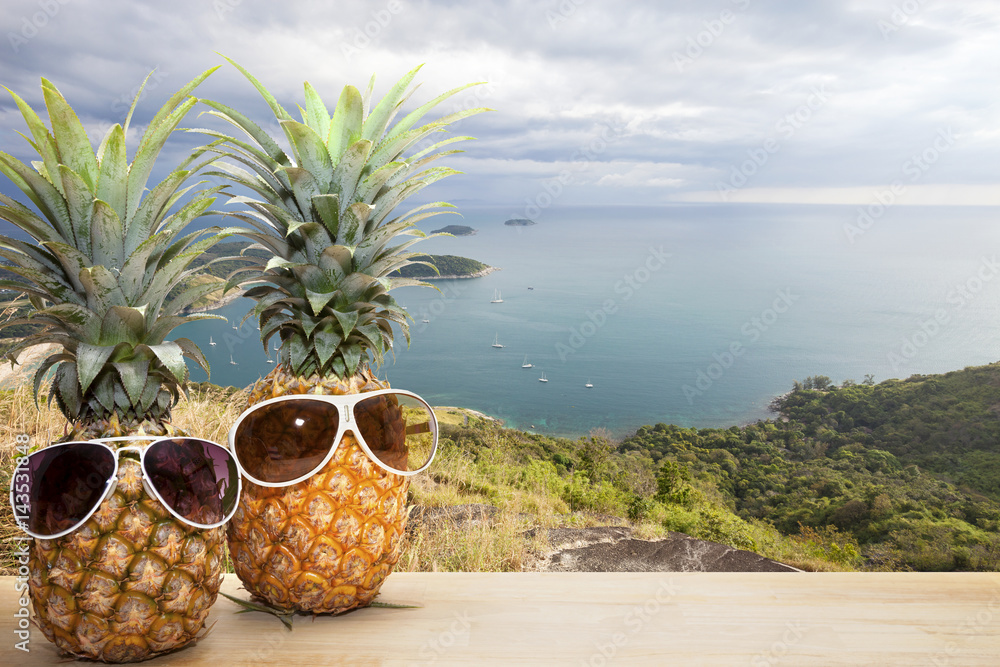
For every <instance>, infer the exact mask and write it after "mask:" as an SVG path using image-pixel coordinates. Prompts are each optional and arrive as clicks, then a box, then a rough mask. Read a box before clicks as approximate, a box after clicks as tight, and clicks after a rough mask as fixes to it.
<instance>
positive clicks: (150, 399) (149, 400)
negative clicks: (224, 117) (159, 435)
mask: <svg viewBox="0 0 1000 667" xmlns="http://www.w3.org/2000/svg"><path fill="white" fill-rule="evenodd" d="M215 69H217V68H212V69H209V70H207V71H205V72H203V73H202V74H200V75H198V76H197V77H195V78H194V79H193V80H192V81H190V82H189V83H188V84H187V85H185V86H184V87H182V88H181V89H180V90H179V91H177V93H175V94H174V95H173V96H172V97H171V98H170V99H169V100H168V101H167V102H166V104H164V105H163V107H161V108H160V109H159V111H158V112H157V113H156V114H155V116H154V117H153V119H152V121H151V122H150V124H149V126H148V127H147V128H146V130H145V132H144V134H143V135H142V138H141V140H140V142H139V146H138V148H137V149H136V152H135V154H134V156H133V159H132V162H131V163H129V162H128V158H127V154H126V150H125V135H126V132H127V130H128V125H129V122H130V120H131V118H132V115H133V112H134V111H135V108H136V103H137V102H138V99H139V96H140V95H141V93H142V89H141V88H140V91H139V93H137V94H136V97H135V100H134V101H133V103H132V106H131V108H130V109H129V112H128V115H127V117H126V119H125V123H124V125H115V126H113V127H112V128H111V129H110V130H108V132H107V133H106V134H105V136H104V138H103V140H102V142H101V144H100V147H99V148H98V149H97V151H96V152H95V151H94V149H93V147H92V146H91V145H90V141H89V139H88V137H87V133H86V131H85V130H84V127H83V125H82V123H81V122H80V120H79V119H78V118H77V116H76V114H75V113H74V111H73V109H72V108H71V107H70V105H69V104H68V103H67V101H66V100H65V98H64V97H63V96H62V95H61V94H60V93H59V91H58V90H57V89H56V87H55V86H54V85H52V83H51V82H49V81H47V80H45V79H42V94H43V98H44V101H45V106H46V108H47V111H48V117H49V124H50V125H51V129H50V128H49V127H47V126H46V124H45V122H44V121H43V120H42V118H41V117H40V116H39V115H38V114H37V113H36V112H35V111H34V110H33V109H32V108H31V107H30V106H29V105H28V104H27V103H26V102H25V101H24V100H23V99H21V98H20V97H19V96H18V95H17V94H16V93H14V92H13V91H8V92H10V94H11V96H12V97H13V98H14V101H15V103H16V104H17V106H18V109H19V110H20V111H21V114H22V116H23V117H24V119H25V121H26V123H27V125H28V128H29V130H30V134H31V136H30V137H27V136H25V138H26V139H27V140H28V142H29V143H30V144H31V146H32V148H34V149H35V151H36V152H37V153H38V154H39V156H40V157H41V160H39V161H36V162H33V163H32V167H28V166H26V165H25V164H23V163H22V162H20V161H19V160H17V159H16V158H14V157H13V156H11V155H9V154H7V153H2V152H0V173H2V174H3V175H4V176H6V177H7V178H8V179H9V180H11V181H12V182H13V183H14V184H15V185H16V186H17V187H18V188H19V189H20V190H21V192H23V193H24V195H25V196H26V197H27V198H28V200H30V202H31V204H33V205H34V207H35V209H34V210H33V209H32V208H29V207H28V206H26V205H25V204H22V203H21V202H19V201H17V200H15V199H13V198H10V197H7V196H5V195H0V219H3V220H6V221H8V222H11V223H13V224H14V225H15V226H16V227H17V228H18V229H20V230H21V231H22V232H24V233H25V234H26V235H27V236H28V237H30V239H31V240H32V241H34V243H30V242H26V241H23V240H20V239H15V238H12V237H9V236H6V235H0V258H2V260H3V262H4V266H3V269H4V279H3V280H0V290H10V291H11V292H17V293H21V294H23V295H26V297H27V299H28V301H29V302H30V305H31V312H29V313H28V314H27V316H25V317H21V318H17V319H13V320H8V321H6V322H4V323H2V324H0V328H3V327H7V326H11V325H14V324H23V323H27V324H35V325H38V329H37V330H36V332H35V333H34V334H33V335H30V336H28V337H26V338H25V339H24V340H22V341H21V342H19V343H17V344H15V345H14V346H13V348H11V349H10V350H9V351H8V352H7V357H8V358H9V359H10V360H11V361H12V362H14V360H15V359H16V357H17V355H18V354H19V353H20V352H21V351H22V350H23V349H25V348H28V347H32V346H35V345H39V344H43V343H55V344H57V345H58V346H59V348H60V349H59V351H58V352H56V353H55V354H53V355H51V356H49V357H48V358H47V359H46V360H45V361H44V362H43V363H42V364H41V366H40V368H39V369H38V371H37V372H36V374H35V378H34V388H35V396H36V398H37V395H38V390H39V387H40V384H41V382H42V380H43V377H44V376H45V374H46V373H47V372H48V371H49V370H50V369H52V368H53V367H55V374H54V379H53V382H52V391H51V392H50V394H49V400H52V399H53V398H54V399H55V400H56V402H57V403H58V405H59V407H60V409H61V410H62V411H63V413H64V414H65V416H66V417H67V418H68V419H70V420H71V421H78V420H82V419H97V418H106V417H108V416H116V415H117V417H118V418H119V419H121V420H122V421H124V420H128V421H133V422H141V421H143V420H145V419H146V418H147V417H152V418H153V419H155V420H160V419H163V418H165V417H166V416H168V415H169V410H170V407H171V406H172V405H173V404H174V403H175V402H176V400H177V398H178V397H179V391H180V389H179V387H180V385H181V384H182V383H183V382H184V381H186V379H187V377H188V369H187V365H186V362H185V358H187V359H191V360H193V361H194V362H195V363H197V364H198V365H199V366H201V367H202V368H204V369H205V370H206V371H207V370H208V363H207V361H206V359H205V356H204V355H203V354H202V352H201V350H200V349H198V347H197V345H195V344H194V343H193V342H191V341H190V340H188V339H186V338H179V339H177V340H173V341H169V340H167V336H168V335H169V334H170V332H171V331H172V330H173V329H175V328H176V327H177V326H179V325H180V324H183V323H184V322H189V321H192V320H196V319H205V318H213V317H216V316H213V315H207V314H198V315H190V314H184V313H183V311H184V309H185V308H186V307H188V306H190V305H191V304H192V303H194V302H195V301H196V300H197V299H198V298H200V297H202V296H204V295H205V294H207V293H208V292H210V291H213V288H214V289H218V284H216V285H211V284H209V285H198V286H194V287H187V288H185V287H184V284H185V283H186V282H187V281H188V279H189V278H190V277H191V276H192V275H194V273H195V271H196V270H195V269H193V268H191V264H192V262H193V261H194V260H195V259H196V258H198V257H199V256H200V255H202V254H203V253H204V252H206V251H207V250H208V249H209V248H211V246H212V245H214V244H215V243H216V242H218V241H219V240H221V239H222V238H225V237H227V236H229V235H231V234H234V233H237V232H238V231H239V230H236V229H231V228H226V229H220V228H211V229H207V230H203V231H196V232H192V233H184V229H185V227H186V226H187V225H188V223H190V222H191V221H193V220H194V219H196V218H199V217H202V216H204V215H208V214H210V213H212V211H210V210H209V207H210V206H211V205H212V203H213V202H214V200H215V198H216V195H217V194H219V193H220V192H223V191H224V189H225V188H226V187H227V186H217V187H208V188H203V189H200V190H196V191H195V188H197V187H199V186H201V185H203V184H204V181H201V182H198V183H195V184H194V185H188V186H185V183H187V182H188V181H189V179H190V178H191V177H192V176H193V175H194V174H195V173H197V172H199V171H200V170H202V169H203V168H204V167H205V166H207V165H208V164H209V163H210V162H212V161H214V160H215V159H216V158H217V156H215V155H214V154H213V155H210V156H209V157H208V159H202V158H203V157H204V156H205V155H206V151H204V150H196V151H193V152H192V153H191V154H190V155H188V156H187V157H186V159H184V160H183V161H182V163H181V164H180V165H178V166H177V167H176V168H175V169H174V170H173V171H172V172H171V173H170V174H168V175H167V176H166V178H164V179H163V180H162V181H161V182H160V183H158V184H156V185H154V186H153V187H152V188H151V189H147V182H148V180H149V177H150V175H151V173H152V168H153V165H154V163H155V161H156V158H157V157H158V155H159V154H160V152H161V150H162V149H163V146H164V145H165V143H166V141H167V139H168V137H169V136H170V135H171V134H172V132H173V131H174V130H175V129H177V127H178V125H179V123H180V122H181V121H182V119H183V118H184V117H185V115H186V114H187V113H188V112H189V111H190V110H191V109H192V107H193V106H194V105H195V104H196V103H197V99H196V98H194V97H192V96H191V95H190V92H191V91H192V90H193V89H194V88H195V87H196V86H197V85H198V84H200V83H201V82H202V81H203V80H204V79H205V78H206V77H208V76H209V75H210V74H211V73H212V72H213V71H214V70H215ZM147 80H148V77H147ZM143 85H145V83H144V84H143ZM22 136H24V135H22ZM199 160H202V161H201V162H199ZM185 196H188V201H187V202H186V203H183V202H181V199H182V198H184V197H185ZM174 209H176V210H174ZM171 211H174V212H171ZM221 259H222V258H219V260H220V261H221Z"/></svg>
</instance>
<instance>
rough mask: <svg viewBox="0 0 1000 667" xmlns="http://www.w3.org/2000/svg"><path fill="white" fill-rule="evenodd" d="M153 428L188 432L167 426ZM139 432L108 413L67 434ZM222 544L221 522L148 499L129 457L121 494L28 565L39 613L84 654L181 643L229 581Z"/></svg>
mask: <svg viewBox="0 0 1000 667" xmlns="http://www.w3.org/2000/svg"><path fill="white" fill-rule="evenodd" d="M161 429H162V430H163V432H162V433H161V432H160V431H161ZM151 430H152V432H153V434H165V433H170V434H171V435H185V434H184V433H181V432H179V431H178V430H177V429H174V428H172V427H170V426H167V427H162V426H161V427H158V428H154V429H151ZM140 434H141V435H146V434H149V432H148V431H143V430H142V429H139V430H136V431H131V432H128V431H126V432H122V429H120V428H118V427H117V420H111V423H107V422H106V423H105V424H104V425H103V426H100V427H94V426H91V427H89V428H87V429H77V430H75V431H74V432H73V433H72V434H71V435H70V437H69V439H71V440H86V439H90V438H98V437H115V436H123V435H125V436H127V435H140ZM143 442H148V441H147V440H137V441H136V444H139V443H143ZM122 444H130V443H128V442H127V441H124V442H123V443H122ZM223 544H224V529H223V528H222V527H218V528H212V529H209V530H202V529H197V528H192V527H191V526H188V525H187V524H185V523H182V522H180V521H178V520H177V519H175V518H174V517H173V515H172V514H170V513H169V512H168V511H167V510H166V508H164V507H163V505H162V504H160V502H159V501H157V500H156V499H155V498H152V497H150V496H149V495H148V494H147V493H146V491H145V490H144V488H143V485H142V470H141V467H140V464H139V461H138V460H137V459H136V458H132V457H130V456H129V455H128V454H126V455H123V456H122V458H121V459H120V460H119V468H118V486H117V487H116V489H115V492H114V493H113V494H112V495H111V496H110V497H109V498H108V499H106V500H105V501H104V502H103V503H102V504H101V506H100V508H99V509H98V511H97V512H96V513H95V514H94V516H93V517H91V518H90V520H89V521H87V523H86V524H84V525H83V526H81V527H80V528H79V529H78V530H76V531H74V532H72V533H70V534H69V535H66V536H64V537H61V538H58V539H54V540H39V539H36V540H35V541H34V545H33V548H32V549H31V553H30V556H29V564H28V567H29V571H30V576H29V580H28V586H29V593H30V596H31V601H32V604H33V607H34V611H35V615H34V620H35V622H36V623H37V624H38V626H39V628H41V630H42V632H43V633H44V635H45V636H46V637H47V638H48V639H49V641H51V642H53V643H55V645H56V646H58V647H59V648H60V649H61V650H63V651H65V652H66V653H69V654H72V655H73V656H74V657H77V658H89V659H92V660H100V661H104V662H134V661H138V660H145V659H148V658H152V657H154V656H156V655H159V654H161V653H166V652H169V651H173V650H175V649H179V648H181V647H183V646H185V645H187V644H189V643H191V642H193V641H195V640H196V639H197V638H198V636H199V634H200V633H201V631H202V630H203V628H204V626H205V619H206V618H207V617H208V612H209V608H210V607H211V605H212V604H213V603H214V602H215V599H216V596H217V594H218V592H219V585H220V584H221V582H222V562H223V548H224V547H223Z"/></svg>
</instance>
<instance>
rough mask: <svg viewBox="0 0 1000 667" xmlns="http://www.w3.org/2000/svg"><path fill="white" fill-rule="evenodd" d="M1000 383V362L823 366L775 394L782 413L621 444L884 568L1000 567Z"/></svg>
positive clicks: (737, 509)
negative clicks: (846, 540)
mask: <svg viewBox="0 0 1000 667" xmlns="http://www.w3.org/2000/svg"><path fill="white" fill-rule="evenodd" d="M998 387H1000V365H997V364H994V365H990V366H984V367H980V368H969V369H966V370H963V371H956V372H953V373H947V374H945V375H935V376H914V377H911V378H909V379H908V380H887V381H886V382H882V383H880V384H877V385H876V384H873V383H869V384H861V385H858V384H855V383H853V382H850V381H849V382H845V383H844V386H841V387H833V386H831V385H830V383H829V378H825V377H822V376H819V377H816V378H807V380H806V381H805V382H803V383H796V385H795V387H794V389H793V391H792V392H790V393H789V394H788V395H786V396H783V397H781V398H779V399H777V400H776V401H775V403H774V406H773V407H774V408H775V409H776V410H777V411H778V413H779V418H778V419H777V420H768V421H762V422H758V423H756V424H752V425H749V426H745V427H737V426H733V427H730V428H728V429H700V430H699V429H684V428H679V427H677V426H668V425H666V424H657V425H656V426H653V427H649V426H646V427H643V428H641V429H639V431H638V432H637V433H636V434H635V435H633V436H631V437H629V438H626V439H625V441H624V442H622V443H621V445H620V447H619V450H620V451H621V452H630V453H637V454H639V455H641V456H644V457H649V459H650V460H652V461H654V462H656V464H657V465H659V466H660V469H661V470H663V469H670V470H675V471H676V473H675V474H674V477H675V478H676V479H680V480H688V479H692V480H694V479H696V480H701V481H703V482H705V483H708V484H710V485H711V486H713V487H714V488H715V489H717V490H718V491H719V493H720V494H721V495H722V497H723V498H724V499H725V503H726V505H727V506H728V507H729V508H731V509H732V511H733V512H734V513H735V514H736V515H737V516H739V517H740V518H741V519H744V520H761V521H766V522H768V523H770V524H772V525H774V526H775V527H776V528H777V529H778V530H780V531H782V532H783V533H786V534H792V533H795V532H796V531H799V530H801V528H802V527H805V528H807V529H812V530H827V529H828V528H827V527H833V528H836V529H837V530H838V531H839V532H840V533H842V534H844V535H848V536H850V537H851V538H852V539H853V540H855V541H856V542H857V544H858V545H859V547H860V549H861V551H862V553H864V554H865V556H866V557H867V562H868V563H869V564H870V565H873V566H878V565H882V566H886V567H889V568H890V569H917V570H951V569H962V570H966V569H982V570H997V569H998V567H1000V533H998V526H1000V504H998V502H997V501H998V498H1000V493H998V479H1000V466H997V462H998V456H1000V455H998V450H1000V440H998V439H997V436H998V435H1000V423H998V417H997V413H996V410H995V408H994V406H996V405H997V403H998V402H1000V401H998ZM685 483H686V482H685V481H681V482H677V483H676V484H675V486H676V488H678V489H681V490H680V491H675V492H674V493H680V494H681V495H683V489H684V487H685ZM671 488H674V487H671Z"/></svg>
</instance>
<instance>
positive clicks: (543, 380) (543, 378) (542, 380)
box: [538, 373, 548, 382]
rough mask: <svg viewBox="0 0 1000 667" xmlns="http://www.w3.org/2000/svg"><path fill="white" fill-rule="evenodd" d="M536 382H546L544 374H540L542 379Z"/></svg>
mask: <svg viewBox="0 0 1000 667" xmlns="http://www.w3.org/2000/svg"><path fill="white" fill-rule="evenodd" d="M538 381H539V382H548V379H547V378H546V377H545V373H542V377H540V378H538Z"/></svg>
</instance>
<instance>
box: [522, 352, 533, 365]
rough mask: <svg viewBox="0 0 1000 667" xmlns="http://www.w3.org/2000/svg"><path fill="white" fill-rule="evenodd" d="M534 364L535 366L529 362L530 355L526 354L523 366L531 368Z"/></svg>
mask: <svg viewBox="0 0 1000 667" xmlns="http://www.w3.org/2000/svg"><path fill="white" fill-rule="evenodd" d="M533 366H534V364H529V363H528V355H524V363H523V364H521V368H531V367H533Z"/></svg>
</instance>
